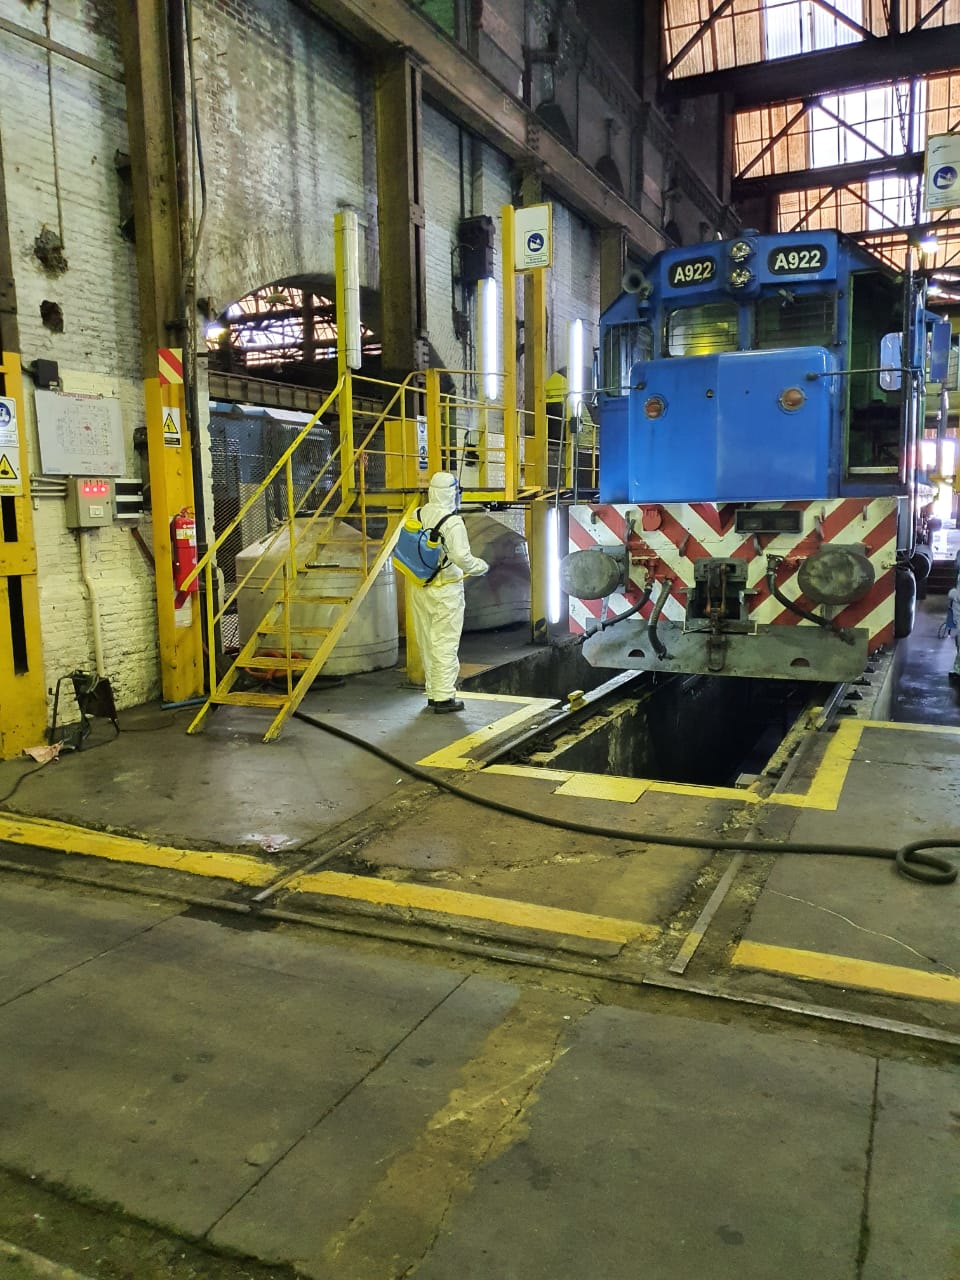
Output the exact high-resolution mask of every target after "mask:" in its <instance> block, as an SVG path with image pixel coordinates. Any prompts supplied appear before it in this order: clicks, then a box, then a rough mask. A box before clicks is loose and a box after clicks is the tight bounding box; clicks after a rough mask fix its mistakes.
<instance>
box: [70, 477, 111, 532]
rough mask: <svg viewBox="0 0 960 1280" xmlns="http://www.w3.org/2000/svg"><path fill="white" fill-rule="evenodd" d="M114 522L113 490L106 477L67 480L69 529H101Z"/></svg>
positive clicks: (71, 478)
mask: <svg viewBox="0 0 960 1280" xmlns="http://www.w3.org/2000/svg"><path fill="white" fill-rule="evenodd" d="M112 522H113V489H112V484H111V482H110V479H109V478H108V477H106V476H100V477H95V476H70V477H69V478H68V479H67V528H68V529H101V528H103V526H104V525H108V524H111V523H112Z"/></svg>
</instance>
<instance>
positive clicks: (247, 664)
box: [239, 653, 313, 671]
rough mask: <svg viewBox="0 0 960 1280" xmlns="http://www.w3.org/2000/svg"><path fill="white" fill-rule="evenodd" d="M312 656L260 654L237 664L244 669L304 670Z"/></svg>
mask: <svg viewBox="0 0 960 1280" xmlns="http://www.w3.org/2000/svg"><path fill="white" fill-rule="evenodd" d="M312 661H313V659H312V658H288V657H287V656H286V655H285V654H282V653H280V654H277V655H276V656H275V657H272V658H271V657H269V656H260V655H258V656H257V657H256V658H247V659H246V660H245V661H244V662H242V663H240V664H239V665H240V666H241V667H242V669H243V670H244V671H306V669H307V667H309V665H310V663H311V662H312Z"/></svg>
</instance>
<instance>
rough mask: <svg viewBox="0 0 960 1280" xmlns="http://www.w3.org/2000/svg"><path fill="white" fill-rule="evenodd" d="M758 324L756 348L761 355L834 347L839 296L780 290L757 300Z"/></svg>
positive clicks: (755, 338) (756, 317)
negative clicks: (783, 349) (778, 350)
mask: <svg viewBox="0 0 960 1280" xmlns="http://www.w3.org/2000/svg"><path fill="white" fill-rule="evenodd" d="M755 323H756V329H755V337H754V346H755V347H756V348H757V349H758V350H760V351H770V350H773V349H774V348H778V347H828V346H832V345H833V343H835V342H836V330H837V299H836V294H833V293H796V292H794V290H792V289H788V288H784V289H779V290H778V291H777V293H775V294H773V295H772V296H771V297H769V298H760V299H759V300H758V302H757V308H756V316H755Z"/></svg>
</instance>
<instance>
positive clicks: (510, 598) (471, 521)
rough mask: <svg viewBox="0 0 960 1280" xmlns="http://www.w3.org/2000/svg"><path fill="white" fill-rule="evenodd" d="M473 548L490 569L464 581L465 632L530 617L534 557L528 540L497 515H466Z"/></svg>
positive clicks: (526, 619) (505, 624) (465, 521)
mask: <svg viewBox="0 0 960 1280" xmlns="http://www.w3.org/2000/svg"><path fill="white" fill-rule="evenodd" d="M463 522H464V524H465V525H466V527H467V535H468V536H469V538H470V550H471V551H472V552H473V554H474V555H475V556H479V557H480V558H481V560H486V562H487V563H488V564H489V566H490V571H489V572H488V573H485V574H484V576H483V577H482V578H467V580H466V582H465V584H464V592H465V601H466V604H465V611H464V618H463V629H464V631H490V630H492V629H493V628H494V627H507V626H509V625H510V624H511V623H513V622H525V621H528V620H529V618H530V557H529V555H528V552H527V541H526V539H525V538H523V537H521V536H520V534H519V533H515V532H514V531H513V529H510V528H508V527H507V526H506V525H505V524H501V522H500V521H499V520H495V519H494V518H493V516H488V515H479V514H477V515H474V514H469V515H465V516H464V517H463Z"/></svg>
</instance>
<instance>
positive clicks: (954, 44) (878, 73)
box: [662, 25, 960, 109]
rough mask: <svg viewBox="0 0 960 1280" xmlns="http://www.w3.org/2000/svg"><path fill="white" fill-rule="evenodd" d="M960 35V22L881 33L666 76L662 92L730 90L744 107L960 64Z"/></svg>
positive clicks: (669, 96)
mask: <svg viewBox="0 0 960 1280" xmlns="http://www.w3.org/2000/svg"><path fill="white" fill-rule="evenodd" d="M951 32H952V33H953V34H952V35H951V34H950V33H951ZM958 40H960V28H958V27H957V26H956V25H953V26H949V27H934V28H932V29H930V30H923V31H910V32H908V33H907V34H906V35H899V36H897V35H891V36H878V37H876V38H875V39H873V40H865V41H863V42H862V43H861V44H848V45H842V46H841V47H840V48H837V49H823V50H820V51H819V52H817V53H802V54H798V55H797V56H796V57H793V58H776V59H774V60H773V61H770V62H757V63H751V64H750V65H749V66H742V67H727V68H725V69H724V70H722V71H709V72H707V73H705V74H704V75H697V76H681V77H678V78H676V79H674V80H667V81H666V82H665V83H664V84H663V87H662V94H663V98H664V100H665V101H668V102H674V103H676V102H681V101H683V100H684V99H685V98H697V97H701V96H702V95H703V94H708V93H722V94H729V95H730V99H731V101H732V104H733V106H734V108H740V109H742V108H745V107H759V106H766V105H769V104H770V103H773V102H789V101H790V100H791V99H794V98H809V97H811V96H812V95H814V94H822V93H838V92H841V91H843V90H846V89H859V88H864V87H865V86H867V85H874V84H889V83H890V81H892V80H907V79H909V78H910V76H914V75H935V74H936V73H937V72H943V71H955V70H957V68H958V66H960V55H958V53H957V48H958Z"/></svg>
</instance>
